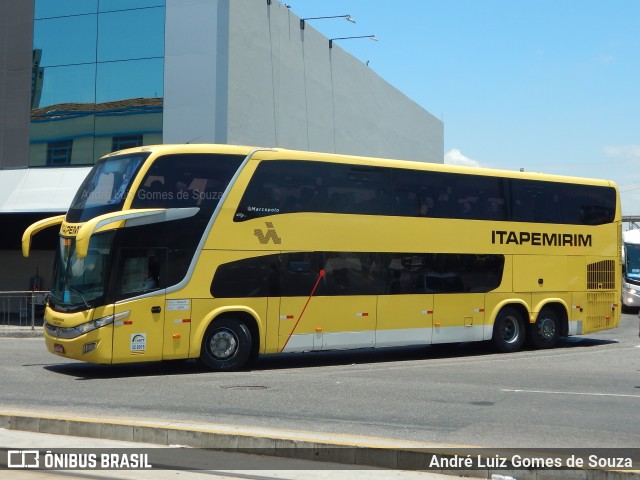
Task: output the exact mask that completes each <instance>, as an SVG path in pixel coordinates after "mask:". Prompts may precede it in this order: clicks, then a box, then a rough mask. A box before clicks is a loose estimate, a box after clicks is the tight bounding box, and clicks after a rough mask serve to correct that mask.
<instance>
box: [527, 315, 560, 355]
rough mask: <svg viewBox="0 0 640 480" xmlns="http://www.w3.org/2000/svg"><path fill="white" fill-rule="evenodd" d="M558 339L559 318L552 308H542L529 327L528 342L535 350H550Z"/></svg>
mask: <svg viewBox="0 0 640 480" xmlns="http://www.w3.org/2000/svg"><path fill="white" fill-rule="evenodd" d="M559 337H560V317H559V316H558V314H557V313H556V311H555V310H554V309H552V308H543V309H542V310H540V313H539V314H538V318H537V320H536V323H534V324H532V325H531V330H530V331H529V341H530V342H531V345H532V346H533V347H535V348H552V347H554V346H555V345H556V343H558V338H559Z"/></svg>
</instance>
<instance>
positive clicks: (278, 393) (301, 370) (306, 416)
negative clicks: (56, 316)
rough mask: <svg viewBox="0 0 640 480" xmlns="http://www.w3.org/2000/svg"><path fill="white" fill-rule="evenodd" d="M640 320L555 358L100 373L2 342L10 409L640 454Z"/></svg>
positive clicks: (355, 356)
mask: <svg viewBox="0 0 640 480" xmlns="http://www.w3.org/2000/svg"><path fill="white" fill-rule="evenodd" d="M639 344H640V339H639V338H638V317H637V316H636V315H623V318H622V322H621V326H620V327H619V328H618V329H616V330H612V331H608V332H601V333H598V334H593V335H588V336H582V337H571V338H569V339H567V340H565V341H563V342H562V343H561V345H560V346H559V347H558V348H555V349H553V350H544V351H541V350H524V351H521V352H517V353H513V354H497V353H494V352H493V351H492V350H491V349H490V348H489V347H488V346H486V345H484V344H459V345H450V346H446V347H445V346H439V347H423V348H404V349H392V350H378V351H366V352H351V353H310V354H297V355H291V354H290V355H281V356H273V357H268V358H265V359H263V360H262V361H261V362H260V364H259V366H258V368H257V369H255V370H253V371H248V372H241V373H211V372H207V371H205V370H203V369H201V368H200V367H199V366H198V364H197V363H195V362H191V361H184V362H162V363H146V364H134V365H128V366H100V365H90V364H84V363H81V362H76V361H70V360H65V359H63V358H60V357H56V356H53V355H51V354H49V353H48V352H47V351H46V349H45V347H44V344H43V341H42V339H41V338H0V409H2V408H17V409H21V410H24V409H34V410H38V411H50V412H56V413H69V414H71V415H82V414H86V415H105V416H109V417H117V416H123V417H129V418H131V417H134V418H138V419H154V420H158V419H162V420H181V421H189V422H207V423H216V424H226V425H242V426H257V427H269V428H279V429H289V430H307V431H316V432H332V433H338V434H340V433H342V434H349V435H365V436H375V437H389V438H396V439H406V440H417V441H423V442H437V443H443V444H449V445H472V446H486V447H507V448H527V447H533V448H539V447H572V448H578V447H585V448H597V447H630V446H632V447H637V446H640V409H639V407H640V348H638V347H640V345H639Z"/></svg>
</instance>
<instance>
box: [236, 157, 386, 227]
mask: <svg viewBox="0 0 640 480" xmlns="http://www.w3.org/2000/svg"><path fill="white" fill-rule="evenodd" d="M389 177H390V172H389V170H388V169H384V168H378V167H366V166H358V165H344V164H339V163H325V162H307V161H285V160H276V161H269V162H262V163H261V164H260V165H258V168H257V169H256V172H255V174H254V176H253V178H252V179H251V181H250V183H249V186H248V187H247V191H246V192H245V194H244V196H243V197H242V201H241V202H240V206H239V207H238V211H237V212H236V216H235V220H236V221H243V220H248V219H251V218H257V217H262V216H266V215H273V214H284V213H296V212H328V213H351V214H353V213H357V214H363V215H390V214H391V192H390V178H389Z"/></svg>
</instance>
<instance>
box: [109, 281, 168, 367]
mask: <svg viewBox="0 0 640 480" xmlns="http://www.w3.org/2000/svg"><path fill="white" fill-rule="evenodd" d="M164 297H165V296H164V290H163V291H162V293H160V294H158V295H154V296H149V297H143V298H132V299H131V300H126V301H121V302H117V303H116V305H115V322H114V326H113V363H119V362H147V361H151V360H160V359H162V345H163V327H164V316H165V312H164V308H163V307H164V303H165V302H164Z"/></svg>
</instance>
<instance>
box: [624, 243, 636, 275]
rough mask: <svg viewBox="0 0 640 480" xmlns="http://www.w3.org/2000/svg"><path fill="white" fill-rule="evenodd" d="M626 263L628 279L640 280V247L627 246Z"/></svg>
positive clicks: (629, 244) (628, 244)
mask: <svg viewBox="0 0 640 480" xmlns="http://www.w3.org/2000/svg"><path fill="white" fill-rule="evenodd" d="M625 262H626V265H625V267H626V272H627V278H630V279H633V280H640V245H635V244H631V243H627V244H626V245H625Z"/></svg>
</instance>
